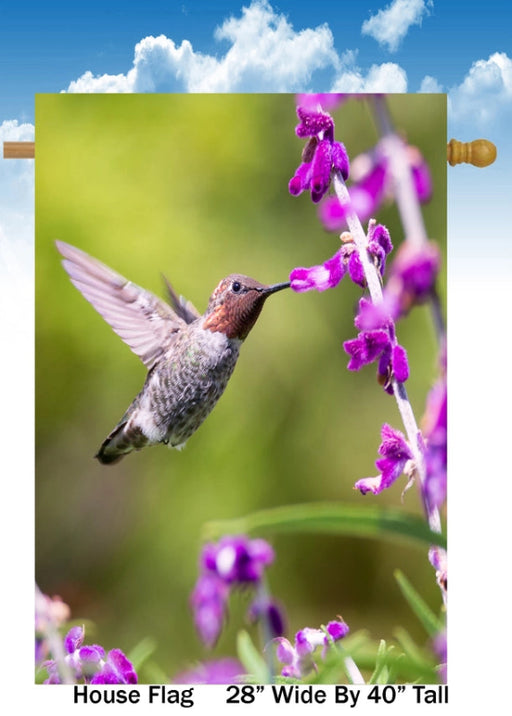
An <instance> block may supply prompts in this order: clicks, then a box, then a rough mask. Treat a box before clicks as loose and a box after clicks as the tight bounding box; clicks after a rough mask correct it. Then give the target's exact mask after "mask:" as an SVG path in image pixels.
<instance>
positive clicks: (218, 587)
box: [190, 574, 229, 648]
mask: <svg viewBox="0 0 512 716" xmlns="http://www.w3.org/2000/svg"><path fill="white" fill-rule="evenodd" d="M228 597H229V586H228V585H227V584H226V583H225V582H224V581H223V580H222V579H221V578H220V577H218V576H216V575H214V574H202V575H201V576H200V577H199V579H198V580H197V582H196V586H195V588H194V591H193V592H192V595H191V597H190V605H191V607H192V609H193V610H194V623H195V625H196V629H197V631H198V633H199V636H200V637H201V641H202V642H203V644H205V645H206V646H208V647H210V648H211V647H213V646H215V643H216V641H217V639H218V638H219V634H220V632H221V630H222V625H223V623H224V619H225V616H226V612H227V600H228Z"/></svg>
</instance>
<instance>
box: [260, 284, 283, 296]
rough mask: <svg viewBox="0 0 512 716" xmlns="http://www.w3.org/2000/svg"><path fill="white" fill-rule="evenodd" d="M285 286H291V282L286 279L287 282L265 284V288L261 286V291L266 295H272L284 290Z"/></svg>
mask: <svg viewBox="0 0 512 716" xmlns="http://www.w3.org/2000/svg"><path fill="white" fill-rule="evenodd" d="M283 288H290V282H289V281H285V283H274V284H273V285H272V286H265V287H264V288H261V289H260V291H261V293H263V294H265V296H270V294H271V293H276V292H277V291H282V290H283Z"/></svg>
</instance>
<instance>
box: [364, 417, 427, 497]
mask: <svg viewBox="0 0 512 716" xmlns="http://www.w3.org/2000/svg"><path fill="white" fill-rule="evenodd" d="M381 437H382V443H381V444H380V445H379V450H378V452H379V454H380V455H382V458H379V459H378V460H376V462H375V465H376V467H377V469H378V470H379V472H380V475H378V476H377V477H365V478H363V479H362V480H358V481H357V482H356V484H355V485H354V488H355V489H356V490H360V491H361V493H362V494H363V495H365V494H366V493H368V492H372V493H373V494H374V495H378V494H379V493H380V492H382V490H385V489H386V488H388V487H390V486H391V485H392V484H393V482H395V480H396V479H397V478H398V477H400V475H401V474H402V472H403V471H404V468H405V466H406V463H407V462H408V460H411V459H412V457H413V455H412V451H411V449H410V447H409V444H408V443H407V440H406V439H405V436H404V435H403V434H402V433H401V432H400V431H399V430H394V429H393V428H392V427H391V426H390V425H387V424H384V425H383V426H382V429H381Z"/></svg>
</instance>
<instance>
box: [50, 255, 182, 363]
mask: <svg viewBox="0 0 512 716" xmlns="http://www.w3.org/2000/svg"><path fill="white" fill-rule="evenodd" d="M55 243H56V245H57V249H58V251H59V252H60V253H61V254H62V256H63V257H64V261H63V262H62V265H63V266H64V268H65V270H66V271H67V273H68V275H69V277H70V279H71V282H72V283H73V284H74V286H76V288H77V289H78V290H79V291H80V293H81V294H82V295H83V296H84V298H86V299H87V300H88V301H89V303H91V304H92V306H93V307H94V308H95V309H96V310H97V311H98V313H99V314H100V315H101V316H103V318H104V319H105V321H106V322H107V323H108V324H109V325H110V326H111V327H112V328H113V329H114V331H115V332H116V333H117V335H118V336H119V337H120V338H122V339H123V341H124V342H125V343H126V344H127V345H128V346H129V347H130V348H131V349H132V351H133V352H134V353H135V355H137V356H139V358H140V359H141V360H142V362H143V363H144V365H146V366H147V368H148V369H150V368H152V367H153V365H154V364H155V362H156V361H157V359H158V358H159V357H160V356H161V355H162V353H164V352H165V351H166V350H167V348H168V347H169V345H170V344H171V343H172V341H173V340H174V336H175V334H176V333H177V332H178V331H180V330H181V329H183V328H184V327H185V326H186V321H185V320H184V318H183V317H182V316H180V315H177V313H175V311H173V309H172V308H171V307H170V306H169V305H168V304H167V303H165V302H164V301H162V300H160V299H159V298H157V297H156V296H155V295H154V294H152V293H151V292H150V291H146V290H145V289H143V288H140V287H139V286H136V285H135V284H134V283H131V281H127V280H126V279H125V278H123V276H121V275H120V274H118V273H116V272H115V271H113V270H112V269H111V268H109V267H108V266H105V264H103V263H101V262H100V261H98V260H97V259H94V258H92V256H89V255H88V254H86V253H85V252H84V251H81V250H80V249H77V248H75V247H74V246H70V245H69V244H66V243H64V242H63V241H56V242H55Z"/></svg>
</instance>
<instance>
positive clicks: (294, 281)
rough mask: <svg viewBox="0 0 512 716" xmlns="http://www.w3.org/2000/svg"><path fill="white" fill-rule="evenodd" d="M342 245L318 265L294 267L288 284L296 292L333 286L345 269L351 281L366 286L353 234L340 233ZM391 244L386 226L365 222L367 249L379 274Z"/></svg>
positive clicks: (391, 246) (382, 269) (339, 279)
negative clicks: (366, 225) (366, 223)
mask: <svg viewBox="0 0 512 716" xmlns="http://www.w3.org/2000/svg"><path fill="white" fill-rule="evenodd" d="M341 240H342V246H341V248H340V249H339V251H337V252H336V253H335V254H334V256H331V258H330V259H327V261H326V262H325V263H323V264H321V265H319V266H311V267H310V268H304V267H299V268H295V269H293V271H292V272H291V274H290V282H291V287H292V289H293V290H294V291H296V292H297V293H303V292H304V291H310V290H311V289H316V290H317V291H325V290H327V289H328V288H334V287H335V286H337V285H338V284H339V282H340V281H341V279H342V278H343V277H344V275H345V274H346V272H347V268H348V272H349V275H350V278H351V279H352V281H354V283H357V284H359V285H360V286H362V287H363V288H364V287H365V286H366V278H365V275H364V270H363V266H362V264H361V260H360V258H359V254H358V252H357V249H356V247H355V244H354V240H353V238H352V235H351V234H350V233H348V232H345V233H344V234H342V235H341ZM392 248H393V245H392V243H391V238H390V236H389V232H388V230H387V229H386V227H385V226H382V225H381V224H375V222H374V221H370V222H369V225H368V253H369V254H370V256H371V257H372V258H373V260H374V261H375V262H376V264H377V266H378V268H379V270H380V272H381V275H382V274H383V272H384V268H385V265H386V256H387V254H388V253H389V252H390V251H391V250H392Z"/></svg>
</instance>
